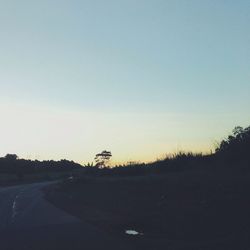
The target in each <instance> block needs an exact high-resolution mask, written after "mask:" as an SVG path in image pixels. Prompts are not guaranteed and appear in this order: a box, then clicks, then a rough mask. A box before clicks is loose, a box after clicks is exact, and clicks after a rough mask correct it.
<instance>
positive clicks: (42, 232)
mask: <svg viewBox="0 0 250 250" xmlns="http://www.w3.org/2000/svg"><path fill="white" fill-rule="evenodd" d="M52 183H53V182H42V183H35V184H26V185H19V186H13V187H4V188H0V249H1V250H17V249H18V250H50V249H51V250H52V249H53V250H56V249H60V250H78V249H81V250H83V249H86V250H91V249H109V250H112V249H116V250H119V249H121V250H123V249H132V246H130V244H129V243H128V242H127V241H126V240H125V239H121V238H120V239H118V238H115V237H113V236H111V235H108V234H106V233H105V232H103V231H99V230H98V229H96V228H95V227H93V226H91V225H89V224H87V223H84V222H82V221H81V220H79V219H78V218H76V217H73V216H71V215H69V214H67V213H66V212H64V211H62V210H60V209H58V208H56V207H55V206H53V205H52V204H51V203H49V202H48V201H46V200H45V199H44V198H43V192H42V191H41V189H42V188H43V187H45V186H47V185H50V184H52Z"/></svg>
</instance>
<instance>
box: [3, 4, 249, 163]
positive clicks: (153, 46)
mask: <svg viewBox="0 0 250 250" xmlns="http://www.w3.org/2000/svg"><path fill="white" fill-rule="evenodd" d="M0 38H1V39H0V114H1V118H0V141H1V142H0V154H1V155H5V154H6V153H16V154H18V155H19V156H20V157H24V158H31V159H35V158H37V159H39V160H43V159H55V160H58V159H62V158H67V159H69V160H74V161H77V162H80V163H84V162H88V161H93V158H94V155H95V154H96V153H98V152H99V151H102V150H104V149H106V150H111V151H112V153H113V161H114V162H126V161H130V160H141V161H151V160H154V159H156V158H158V157H162V156H164V155H165V154H166V153H171V152H176V151H178V150H192V151H203V152H208V151H209V150H211V149H214V144H215V142H216V141H219V140H221V139H222V138H223V137H224V136H226V135H227V134H228V133H229V132H230V131H231V130H232V129H233V127H234V126H236V125H241V126H243V127H244V126H248V125H250V112H249V110H250V2H249V1H248V0H245V1H244V0H237V1H235V0H150V1H149V0H105V1H103V0H70V1H69V0H68V1H66V0H43V1H36V0H29V1H28V0H22V1H20V0H8V1H3V0H0Z"/></svg>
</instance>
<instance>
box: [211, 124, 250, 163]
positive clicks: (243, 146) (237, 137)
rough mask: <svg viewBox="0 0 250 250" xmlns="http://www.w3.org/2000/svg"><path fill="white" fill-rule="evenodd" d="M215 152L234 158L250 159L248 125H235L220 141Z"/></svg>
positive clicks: (249, 130) (249, 132)
mask: <svg viewBox="0 0 250 250" xmlns="http://www.w3.org/2000/svg"><path fill="white" fill-rule="evenodd" d="M216 153H217V154H220V155H224V156H227V157H228V158H230V159H235V160H247V159H250V157H249V156H250V155H249V153H250V126H249V127H247V128H242V127H239V126H238V127H235V128H234V129H233V131H232V134H231V135H229V136H228V137H227V138H226V139H224V140H222V141H221V143H220V145H219V146H218V147H217V148H216Z"/></svg>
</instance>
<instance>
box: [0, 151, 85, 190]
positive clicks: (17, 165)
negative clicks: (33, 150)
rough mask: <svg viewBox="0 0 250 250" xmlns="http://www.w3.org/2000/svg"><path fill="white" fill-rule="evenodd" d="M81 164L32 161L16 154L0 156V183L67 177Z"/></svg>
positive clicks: (63, 161) (64, 161)
mask: <svg viewBox="0 0 250 250" xmlns="http://www.w3.org/2000/svg"><path fill="white" fill-rule="evenodd" d="M81 168H82V166H81V165H80V164H77V163H74V162H73V161H67V160H61V161H37V160H35V161H32V160H24V159H19V158H18V156H17V155H16V154H7V155H6V156H5V157H2V158H0V185H9V184H18V183H22V182H33V181H41V180H49V179H58V178H62V177H67V176H69V175H70V174H71V173H74V172H75V171H76V170H78V171H79V170H80V169H81Z"/></svg>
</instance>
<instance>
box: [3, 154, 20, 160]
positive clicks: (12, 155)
mask: <svg viewBox="0 0 250 250" xmlns="http://www.w3.org/2000/svg"><path fill="white" fill-rule="evenodd" d="M4 158H5V159H6V160H10V161H15V160H17V159H18V156H17V155H16V154H7V155H5V157H4Z"/></svg>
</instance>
